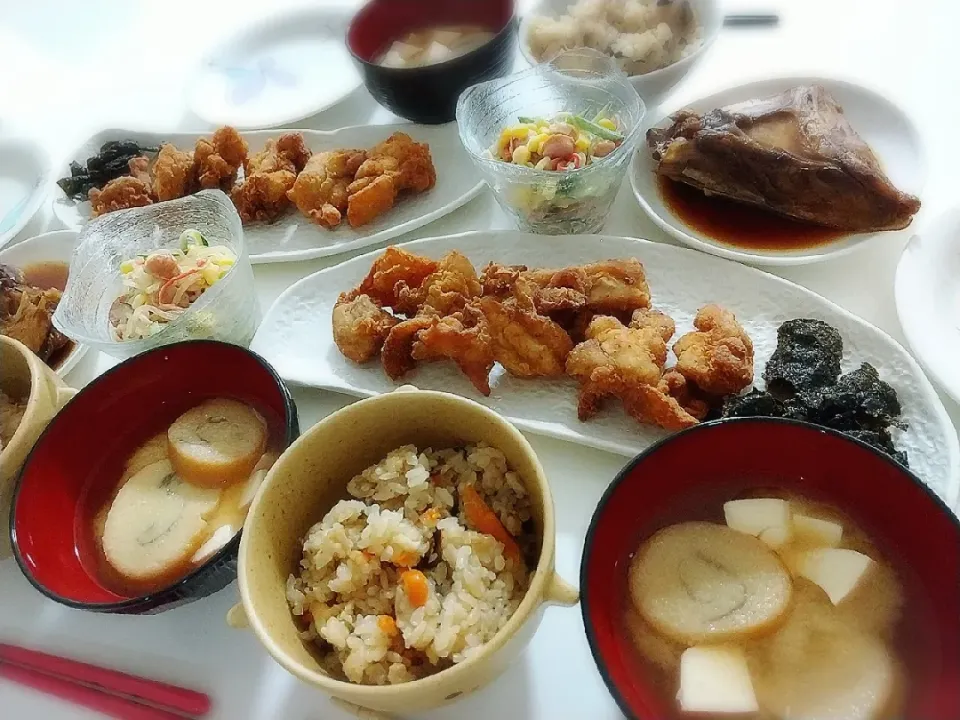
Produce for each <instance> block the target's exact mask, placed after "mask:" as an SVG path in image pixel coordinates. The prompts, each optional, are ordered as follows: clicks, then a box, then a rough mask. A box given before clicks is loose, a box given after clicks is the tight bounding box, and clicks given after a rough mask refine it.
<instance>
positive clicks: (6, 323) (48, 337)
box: [0, 264, 72, 367]
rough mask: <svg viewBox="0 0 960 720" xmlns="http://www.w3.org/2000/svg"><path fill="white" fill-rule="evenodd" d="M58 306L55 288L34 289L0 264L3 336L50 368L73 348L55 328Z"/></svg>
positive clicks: (1, 331) (0, 324)
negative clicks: (25, 349) (27, 349)
mask: <svg viewBox="0 0 960 720" xmlns="http://www.w3.org/2000/svg"><path fill="white" fill-rule="evenodd" d="M59 302H60V291H59V290H57V289H56V288H40V287H36V286H34V285H31V284H30V282H29V280H28V279H27V278H25V277H24V274H23V273H22V272H21V271H20V270H18V269H17V268H13V267H10V266H9V265H3V264H0V335H6V336H7V337H11V338H13V339H14V340H19V341H20V342H21V343H23V344H24V345H26V346H27V348H29V349H30V351H31V352H32V353H34V354H35V355H37V356H38V357H39V358H40V359H41V360H43V361H44V362H45V363H47V364H48V365H50V366H51V367H56V365H57V364H59V359H61V358H62V357H63V355H64V354H65V352H69V349H70V347H72V342H71V341H70V339H69V338H68V337H67V336H66V335H64V334H63V333H61V332H60V331H59V330H57V329H56V328H55V327H54V326H53V313H54V311H55V310H56V309H57V303H59Z"/></svg>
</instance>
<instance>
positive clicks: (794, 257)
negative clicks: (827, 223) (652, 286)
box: [628, 75, 928, 267]
mask: <svg viewBox="0 0 960 720" xmlns="http://www.w3.org/2000/svg"><path fill="white" fill-rule="evenodd" d="M814 83H817V84H820V85H823V86H824V87H826V88H827V89H828V90H830V89H831V87H844V88H846V89H848V90H852V91H855V92H859V93H861V94H862V95H864V96H867V97H870V98H871V99H872V100H874V101H876V102H877V103H878V104H883V105H886V106H887V107H888V109H890V110H892V111H893V112H895V113H896V114H898V115H899V116H900V117H901V118H902V119H903V120H904V121H905V123H906V126H907V128H908V132H909V135H910V138H911V142H912V144H913V145H915V146H916V148H917V158H916V163H917V169H918V174H919V182H918V186H917V188H915V190H914V192H915V193H916V194H917V195H918V196H919V195H920V193H921V191H922V190H923V187H924V186H925V184H926V179H927V168H928V161H927V156H928V150H927V148H926V145H925V143H924V142H923V138H922V136H921V134H920V131H919V128H918V126H917V123H916V122H915V121H914V119H913V117H912V116H911V115H910V114H909V113H908V112H907V111H906V110H905V109H904V108H903V107H902V106H901V105H898V104H897V103H895V102H894V101H893V100H891V99H890V98H889V97H887V96H886V95H884V94H883V92H881V91H880V90H879V89H878V88H875V87H871V86H870V85H867V84H864V83H862V82H858V81H854V80H850V79H846V78H841V77H821V76H815V75H782V76H774V77H767V78H760V79H754V80H749V81H747V82H742V83H737V84H733V85H730V86H728V87H725V88H721V89H719V90H716V91H714V92H712V93H710V94H709V95H704V96H702V97H698V98H695V99H693V100H690V101H688V102H686V103H681V104H678V105H675V106H671V108H670V110H668V111H660V116H659V117H658V118H657V119H656V120H653V121H652V122H649V123H646V126H647V127H648V128H652V127H657V126H658V125H660V124H661V123H663V121H664V120H666V119H667V118H668V117H669V116H670V115H671V114H673V113H674V112H676V111H677V110H680V109H681V108H683V107H690V106H691V105H700V104H713V105H715V104H716V100H715V98H718V97H720V96H724V95H727V94H728V93H732V92H740V91H742V92H748V91H749V90H750V89H751V88H754V87H759V88H764V89H763V90H761V92H764V93H768V92H776V89H775V87H771V86H781V85H782V86H783V87H782V88H781V89H784V90H785V89H787V88H788V87H791V86H795V85H805V84H814ZM745 99H746V98H745ZM736 101H737V100H735V99H733V98H731V99H729V100H723V101H722V102H724V103H725V104H729V103H731V102H736ZM645 153H646V146H645V145H644V147H641V148H638V149H637V152H636V155H635V156H634V158H633V159H632V160H631V163H630V167H629V170H628V174H629V175H630V188H631V190H632V191H633V196H634V198H635V199H636V200H637V203H638V204H639V205H640V207H641V208H642V209H643V211H644V212H645V213H646V214H647V216H648V217H649V218H650V219H651V220H652V221H653V222H654V223H655V224H656V225H657V227H659V228H660V229H661V230H663V231H664V232H666V233H667V234H669V235H670V236H672V237H674V238H676V239H677V240H679V241H680V242H682V243H683V244H684V245H687V246H688V247H691V248H694V249H697V250H700V251H702V252H706V253H710V254H711V255H716V256H718V257H722V258H726V259H727V260H735V261H737V262H741V263H749V264H752V265H761V266H767V267H790V266H797V265H810V264H814V263H818V262H824V261H825V260H830V259H833V258H837V257H842V256H844V255H849V254H850V253H853V252H855V251H857V250H860V249H862V248H864V247H865V246H866V244H867V243H868V241H871V240H875V239H877V238H878V236H881V235H884V234H890V233H891V232H894V233H895V232H904V231H906V228H905V229H904V230H901V231H880V232H872V233H859V234H854V235H848V236H846V237H844V238H841V239H839V240H837V241H834V242H832V243H827V244H825V245H823V246H821V247H822V248H824V249H825V251H824V252H817V253H806V254H805V253H803V252H796V253H787V252H782V253H781V252H764V251H749V250H741V249H735V248H733V247H731V246H728V245H725V244H723V243H720V242H719V241H715V240H711V239H709V238H705V237H702V236H700V235H699V234H693V232H694V231H691V230H689V229H687V230H684V229H683V228H682V227H680V225H681V224H682V223H681V222H680V221H679V220H677V221H675V222H676V223H677V224H674V222H671V219H668V218H664V217H662V216H661V215H660V213H658V212H657V211H656V210H655V209H654V207H653V206H652V205H651V204H650V202H649V201H648V200H647V198H646V196H645V195H644V193H643V192H641V189H640V187H639V173H640V165H641V163H642V162H643V159H644V158H645V157H646V156H645ZM921 209H922V208H921ZM914 219H916V217H914ZM684 227H685V226H684ZM908 227H909V226H908Z"/></svg>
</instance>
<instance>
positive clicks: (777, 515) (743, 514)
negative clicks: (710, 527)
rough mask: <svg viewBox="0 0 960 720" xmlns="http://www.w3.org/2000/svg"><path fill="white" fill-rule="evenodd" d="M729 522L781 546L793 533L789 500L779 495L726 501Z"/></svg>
mask: <svg viewBox="0 0 960 720" xmlns="http://www.w3.org/2000/svg"><path fill="white" fill-rule="evenodd" d="M723 515H724V518H726V521H727V526H728V527H729V528H731V529H733V530H737V531H739V532H742V533H746V534H747V535H753V536H754V537H758V538H760V539H761V540H763V541H764V542H765V543H767V545H769V546H770V547H774V548H777V547H781V546H782V545H785V544H786V543H788V542H789V541H790V538H791V537H792V536H793V532H792V522H791V517H790V515H791V513H790V503H789V502H787V501H786V500H780V499H777V498H749V499H746V500H730V501H729V502H725V503H724V504H723Z"/></svg>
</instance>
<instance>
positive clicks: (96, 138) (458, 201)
mask: <svg viewBox="0 0 960 720" xmlns="http://www.w3.org/2000/svg"><path fill="white" fill-rule="evenodd" d="M422 127H424V126H420V125H416V124H414V123H409V122H397V123H389V124H385V125H377V124H371V125H348V126H345V127H341V128H337V129H335V130H310V129H305V128H276V129H274V128H269V129H261V130H249V131H246V132H244V133H241V134H242V135H243V136H244V138H247V137H249V136H251V135H256V136H257V137H275V136H277V135H280V134H283V133H288V132H297V133H303V136H304V139H305V140H306V142H307V145H311V143H310V139H311V138H322V139H325V140H328V141H332V140H334V139H335V138H336V137H337V136H338V135H339V134H341V133H344V134H348V133H352V132H357V131H361V130H363V131H367V130H372V129H376V128H382V129H383V133H384V137H386V136H387V135H388V134H389V133H390V132H393V131H395V130H402V131H404V132H408V133H409V132H412V133H414V139H416V128H422ZM427 127H429V128H432V129H434V130H436V129H438V128H443V127H451V128H452V129H451V133H455V131H456V127H455V126H454V124H453V123H447V124H446V125H431V126H427ZM211 132H212V130H209V129H207V130H189V131H176V132H166V133H164V132H156V131H154V130H144V129H137V128H133V127H130V128H116V127H112V128H107V129H105V130H101V131H99V132H96V133H94V134H92V135H90V136H89V137H87V138H86V139H84V140H83V141H82V142H81V143H79V144H78V145H77V147H76V148H75V149H74V150H72V151H71V152H70V154H69V155H67V156H66V158H67V159H65V160H64V167H63V168H61V172H69V169H68V164H69V159H70V158H73V157H76V156H77V154H78V152H79V148H81V147H83V146H85V145H89V144H91V143H93V144H97V145H99V144H101V143H103V142H106V141H107V140H112V139H116V138H118V137H121V136H130V135H138V136H141V137H143V136H153V137H152V138H151V139H150V142H157V143H162V142H165V141H166V142H171V141H172V142H174V144H177V143H178V142H181V141H183V140H184V139H186V138H196V137H199V136H201V135H203V136H209V135H210V133H211ZM458 137H459V136H458ZM457 142H459V139H458V140H457ZM190 144H191V145H192V144H193V140H190ZM461 147H462V145H461ZM468 159H469V156H468V155H467V153H466V150H464V160H468ZM433 160H434V165H435V166H436V167H437V168H438V170H440V169H441V168H442V165H441V163H442V161H441V160H440V159H439V158H438V157H436V156H434V158H433ZM469 167H470V170H469V171H468V172H472V165H470V166H469ZM438 181H442V178H441V177H438ZM485 187H486V183H485V182H484V181H483V179H482V178H480V177H479V176H478V177H477V182H476V183H474V185H473V186H472V187H471V188H470V189H469V190H468V191H466V192H465V193H463V194H462V195H460V196H458V197H457V198H455V199H453V200H451V201H450V202H448V203H446V204H444V205H441V206H440V207H437V208H434V209H433V210H431V211H430V212H428V213H424V214H423V215H419V216H418V217H416V218H414V219H411V220H408V221H406V222H403V223H399V224H396V225H391V226H390V227H387V228H384V229H382V230H380V231H378V232H376V233H373V234H371V235H366V236H364V237H359V238H355V239H354V240H350V241H347V242H341V243H336V244H331V245H326V246H321V247H314V248H310V249H304V250H274V251H269V252H261V253H251V255H250V262H251V263H252V264H253V265H259V264H264V263H283V262H298V261H300V260H314V259H316V258H321V257H331V256H334V255H341V254H343V253H348V252H352V251H354V250H357V249H359V248H363V247H368V246H371V245H379V244H380V243H383V242H386V241H387V240H392V239H393V238H395V237H398V236H400V235H404V234H405V233H408V232H411V231H412V230H417V229H419V228H421V227H423V226H424V225H428V224H429V223H431V222H433V221H434V220H439V219H440V218H442V217H444V216H446V215H449V214H450V213H452V212H453V211H454V210H457V209H459V208H461V207H463V206H464V205H466V204H467V203H468V202H470V201H471V200H473V199H474V198H475V197H477V196H478V195H479V194H480V193H481V192H483V190H484V188H485ZM57 190H58V192H57V193H56V194H55V195H54V198H53V202H52V204H53V212H54V215H56V216H57V219H58V220H59V221H60V222H61V223H63V224H64V225H65V226H66V227H67V228H68V229H70V230H79V229H80V228H82V227H83V224H82V223H81V224H79V225H78V224H76V223H75V222H74V220H73V218H72V217H71V216H70V215H67V214H66V208H71V207H75V206H76V204H77V203H75V202H74V201H73V200H70V199H69V198H67V197H66V195H65V194H64V193H63V192H62V191H61V190H59V188H58V189H57ZM305 222H309V221H305ZM329 232H331V233H336V230H332V231H329Z"/></svg>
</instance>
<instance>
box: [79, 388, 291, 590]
mask: <svg viewBox="0 0 960 720" xmlns="http://www.w3.org/2000/svg"><path fill="white" fill-rule="evenodd" d="M281 427H282V425H281V423H280V422H279V419H278V418H276V417H273V416H272V415H271V414H270V413H266V412H264V411H262V409H259V408H258V409H254V408H252V407H250V406H248V405H246V404H244V403H240V402H239V401H235V400H228V399H224V398H216V399H211V400H206V401H204V402H202V403H199V404H198V405H197V406H195V407H194V408H191V409H190V410H188V411H187V412H185V413H183V414H181V415H180V416H179V417H178V418H176V419H175V420H174V421H173V422H172V423H170V422H168V423H166V426H165V427H161V428H158V430H159V431H158V432H156V433H155V434H153V435H152V436H150V437H149V439H148V440H146V441H145V442H143V443H141V444H139V445H138V446H137V447H136V449H135V450H133V452H131V453H129V454H128V455H127V456H126V457H125V458H124V460H123V462H122V470H121V471H120V472H119V474H118V478H117V482H116V484H114V485H110V486H109V487H108V488H107V489H106V491H104V490H102V489H101V490H100V492H99V493H94V492H91V493H90V496H89V498H88V501H87V503H86V505H87V507H88V508H89V512H90V515H89V516H88V518H89V520H88V521H87V522H86V523H84V525H85V528H84V529H81V532H84V530H85V533H89V543H85V544H86V545H88V546H90V547H91V548H92V552H91V553H90V555H91V556H92V557H93V558H94V560H93V567H91V568H88V570H89V571H90V572H91V573H92V574H93V575H94V576H95V577H96V578H97V580H98V581H99V582H100V583H101V584H102V585H103V586H104V587H105V588H107V589H108V590H110V591H112V592H114V593H116V594H118V595H120V596H123V597H136V596H140V595H144V594H148V593H151V592H155V591H157V590H159V589H161V588H163V587H166V586H168V585H170V584H171V583H173V582H176V581H177V580H179V579H180V578H182V577H184V576H185V575H187V574H188V573H190V572H191V571H192V570H194V569H196V568H197V567H199V566H200V565H201V564H203V563H204V562H205V561H206V560H208V559H209V558H210V557H212V556H213V555H214V554H215V553H216V552H217V551H218V550H220V549H221V548H222V547H223V546H224V545H226V544H227V543H228V542H230V540H231V539H232V538H233V537H234V536H235V535H236V534H237V533H238V532H239V531H240V529H241V528H242V527H243V521H244V519H245V517H246V513H247V509H248V508H249V505H250V502H251V501H252V499H253V496H254V494H255V493H256V490H257V488H258V487H259V485H260V483H261V482H262V480H263V478H264V477H265V476H266V473H267V472H268V471H269V469H270V467H271V466H272V465H273V463H274V462H275V461H276V459H277V457H278V456H279V454H280V450H281V448H282V433H281ZM91 490H92V488H91Z"/></svg>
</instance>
